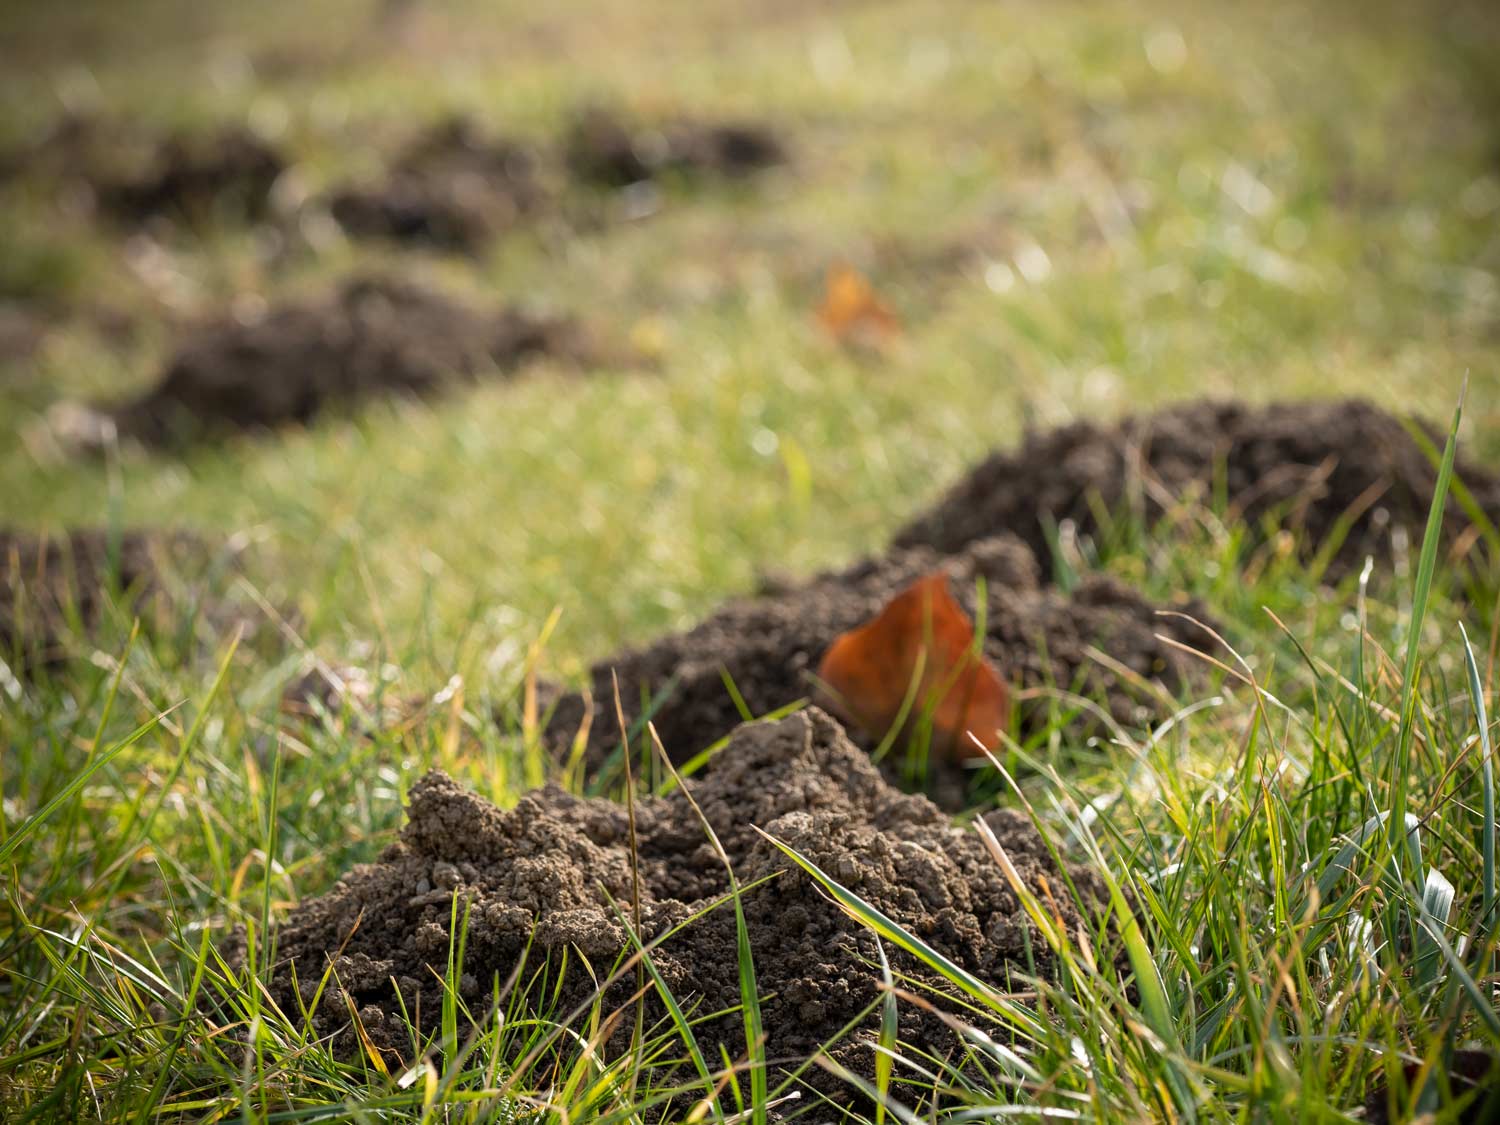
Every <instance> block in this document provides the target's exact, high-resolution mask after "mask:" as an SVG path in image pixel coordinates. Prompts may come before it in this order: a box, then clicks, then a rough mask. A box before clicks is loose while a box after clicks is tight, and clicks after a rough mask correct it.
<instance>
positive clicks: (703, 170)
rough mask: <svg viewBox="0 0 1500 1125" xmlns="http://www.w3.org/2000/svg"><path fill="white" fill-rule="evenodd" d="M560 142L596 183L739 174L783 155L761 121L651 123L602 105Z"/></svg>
mask: <svg viewBox="0 0 1500 1125" xmlns="http://www.w3.org/2000/svg"><path fill="white" fill-rule="evenodd" d="M564 147H565V150H566V157H567V164H568V167H569V169H570V170H571V171H572V172H573V174H574V176H576V177H577V178H578V179H579V180H581V181H583V182H585V183H591V184H596V185H598V186H600V187H627V186H629V185H630V184H636V183H642V182H645V181H649V180H654V179H657V178H659V177H663V176H675V177H679V178H695V177H696V178H704V177H708V178H722V179H739V178H742V177H745V176H748V175H751V174H752V173H754V172H758V171H760V170H761V169H764V168H770V167H772V166H774V165H777V164H782V163H785V162H786V159H787V150H786V146H785V144H784V143H783V142H782V140H781V138H780V137H779V136H778V135H777V134H776V132H775V131H774V130H773V129H771V127H770V126H768V125H765V124H761V123H759V122H748V121H697V120H688V119H681V120H676V121H668V122H663V123H659V124H654V125H649V124H644V123H639V122H635V121H631V120H629V119H628V118H626V117H623V116H621V115H619V114H617V113H615V112H614V111H613V110H609V109H606V108H603V107H600V106H594V107H591V108H589V109H587V110H584V111H583V112H582V113H580V114H579V115H578V118H577V119H576V120H575V121H574V123H573V126H572V129H571V130H570V132H569V134H568V137H567V138H566V141H565V146H564Z"/></svg>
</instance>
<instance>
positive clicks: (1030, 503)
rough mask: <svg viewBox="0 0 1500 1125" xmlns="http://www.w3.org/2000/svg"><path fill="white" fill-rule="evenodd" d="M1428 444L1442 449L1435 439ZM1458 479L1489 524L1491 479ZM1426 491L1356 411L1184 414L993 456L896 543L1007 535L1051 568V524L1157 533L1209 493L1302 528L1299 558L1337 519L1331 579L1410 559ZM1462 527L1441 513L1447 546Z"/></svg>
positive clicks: (1046, 439)
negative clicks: (1405, 545) (1106, 519)
mask: <svg viewBox="0 0 1500 1125" xmlns="http://www.w3.org/2000/svg"><path fill="white" fill-rule="evenodd" d="M1428 433H1429V434H1430V435H1431V437H1432V438H1433V440H1434V441H1435V442H1436V444H1437V445H1438V447H1439V448H1441V446H1442V441H1443V438H1442V435H1441V434H1439V433H1437V432H1435V431H1433V430H1431V429H1430V428H1429V429H1428ZM1457 471H1458V477H1459V479H1460V480H1461V481H1462V482H1463V483H1464V484H1465V485H1467V487H1468V488H1469V489H1470V490H1471V491H1472V492H1473V493H1474V496H1475V499H1476V500H1477V501H1478V502H1479V503H1480V505H1481V507H1482V508H1483V509H1484V510H1485V511H1486V512H1487V513H1489V517H1490V519H1491V520H1492V521H1494V520H1496V519H1500V477H1497V476H1496V475H1495V474H1494V473H1493V472H1491V471H1489V470H1487V469H1484V468H1481V467H1479V466H1477V465H1475V464H1473V463H1470V462H1467V461H1463V460H1460V462H1459V464H1458V469H1457ZM1436 483H1437V473H1436V471H1435V469H1434V468H1433V466H1432V462H1431V461H1430V460H1429V458H1428V457H1427V455H1426V454H1425V453H1424V452H1423V451H1422V449H1421V448H1420V446H1419V445H1418V444H1417V442H1416V441H1415V440H1414V439H1413V438H1412V436H1411V434H1410V433H1408V431H1407V430H1406V428H1405V426H1403V424H1402V423H1401V421H1400V420H1399V419H1397V418H1396V417H1394V416H1393V415H1391V414H1388V413H1386V412H1385V411H1383V410H1381V409H1379V408H1378V407H1375V406H1372V405H1370V404H1369V403H1366V402H1361V401H1358V400H1342V401H1334V402H1281V403H1274V404H1272V405H1269V406H1262V407H1256V406H1247V405H1245V404H1243V403H1236V402H1214V401H1198V402H1187V403H1183V404H1180V405H1177V406H1171V407H1168V408H1166V409H1164V410H1161V411H1158V412H1156V413H1153V414H1137V415H1131V416H1128V417H1126V418H1124V419H1122V420H1121V421H1120V422H1118V423H1116V424H1114V425H1108V426H1106V425H1101V424H1099V423H1095V422H1087V421H1084V422H1075V423H1073V424H1071V425H1067V426H1063V427H1060V428H1058V429H1055V430H1048V431H1045V432H1042V433H1037V434H1032V435H1031V436H1029V437H1027V438H1026V440H1025V441H1024V442H1023V443H1022V445H1021V447H1020V448H1019V449H1017V450H1015V451H1013V452H1005V451H998V452H995V453H993V454H991V455H990V456H989V457H988V458H987V459H986V460H984V461H983V462H981V463H980V464H979V465H977V466H976V467H975V468H974V469H973V470H972V471H971V472H970V473H969V474H968V475H967V476H965V477H964V478H963V479H962V480H960V481H959V482H958V483H957V484H956V485H955V486H953V488H952V489H951V490H950V491H949V492H948V494H947V495H946V496H944V497H943V498H942V499H941V500H939V501H938V502H937V503H936V504H935V505H934V506H933V507H932V508H930V509H928V510H927V511H925V512H923V513H922V514H921V515H919V516H917V517H916V518H915V519H914V520H913V521H912V522H911V523H909V524H908V525H907V526H906V527H905V528H904V529H903V530H902V531H900V532H899V533H898V534H897V536H896V538H895V545H896V546H897V547H903V548H904V547H915V546H918V545H922V546H928V547H933V548H936V549H937V550H939V551H943V552H950V553H951V552H955V551H959V550H962V549H963V548H964V546H965V545H966V544H968V543H972V542H974V541H976V540H979V539H983V538H985V537H987V536H991V535H998V534H1001V533H1009V534H1012V535H1016V536H1019V537H1020V538H1021V539H1022V540H1024V541H1025V542H1026V544H1027V546H1028V547H1030V548H1031V550H1032V552H1033V553H1034V554H1035V555H1036V557H1037V558H1038V559H1039V560H1042V565H1043V568H1044V570H1050V560H1051V557H1052V551H1051V548H1050V547H1049V545H1048V531H1047V525H1048V522H1049V521H1051V522H1052V524H1053V525H1054V526H1060V525H1061V524H1062V523H1063V521H1072V523H1073V524H1074V526H1075V527H1076V529H1077V531H1078V533H1079V534H1080V535H1082V536H1095V535H1097V534H1098V533H1099V531H1100V515H1099V513H1101V512H1103V513H1106V514H1108V515H1109V516H1111V517H1118V516H1119V515H1121V514H1122V513H1123V514H1129V513H1134V514H1136V515H1137V516H1139V517H1141V518H1143V519H1144V520H1145V521H1146V522H1147V523H1155V522H1156V521H1158V520H1161V519H1163V518H1164V517H1167V518H1169V519H1175V518H1177V517H1178V516H1179V515H1180V513H1182V512H1183V511H1185V510H1187V509H1188V508H1191V507H1196V506H1201V505H1205V504H1209V503H1211V502H1212V501H1213V500H1214V497H1215V496H1216V495H1219V496H1221V497H1222V499H1223V501H1224V502H1225V503H1226V504H1227V511H1228V513H1229V514H1230V515H1231V516H1235V517H1238V518H1239V519H1241V520H1243V521H1244V522H1245V523H1246V524H1247V525H1248V526H1249V528H1250V529H1251V530H1252V531H1253V532H1263V531H1264V529H1265V527H1266V526H1267V525H1268V522H1267V521H1271V520H1275V521H1276V523H1277V525H1278V526H1281V527H1287V528H1292V529H1298V530H1300V531H1301V532H1302V533H1303V535H1302V536H1301V537H1300V541H1301V543H1302V544H1303V545H1304V546H1305V548H1306V549H1307V550H1308V552H1309V553H1312V552H1314V551H1316V549H1317V548H1319V547H1321V546H1325V545H1327V546H1330V547H1332V540H1333V539H1334V537H1336V536H1337V535H1339V534H1340V524H1341V521H1343V520H1344V519H1345V518H1346V517H1347V518H1348V519H1349V520H1350V524H1349V527H1348V530H1347V534H1345V535H1344V537H1343V538H1342V540H1341V541H1339V542H1338V544H1337V547H1336V548H1334V549H1333V551H1332V564H1331V567H1330V575H1331V576H1333V577H1337V576H1339V575H1341V574H1344V573H1347V572H1348V571H1350V570H1352V569H1357V568H1358V567H1359V566H1360V565H1362V563H1363V561H1364V559H1365V557H1366V556H1369V555H1373V556H1375V557H1376V558H1377V559H1386V558H1389V557H1390V555H1391V550H1392V542H1393V535H1394V534H1396V533H1398V532H1399V533H1401V534H1403V535H1405V536H1406V538H1407V540H1408V541H1409V542H1410V543H1411V544H1412V549H1413V550H1415V549H1416V547H1417V546H1418V545H1419V544H1420V542H1421V538H1422V532H1423V528H1424V526H1425V524H1426V520H1427V510H1428V506H1429V505H1430V503H1431V499H1432V493H1433V490H1434V488H1435V486H1436ZM1187 518H1191V517H1187ZM1468 526H1469V521H1468V520H1467V518H1466V517H1465V516H1464V515H1463V513H1462V511H1461V510H1460V508H1459V506H1458V504H1457V502H1456V501H1454V502H1452V503H1450V506H1449V509H1448V514H1447V536H1448V541H1449V543H1450V545H1452V544H1455V543H1459V542H1460V541H1461V539H1462V537H1463V535H1464V532H1465V530H1466V529H1467V528H1468Z"/></svg>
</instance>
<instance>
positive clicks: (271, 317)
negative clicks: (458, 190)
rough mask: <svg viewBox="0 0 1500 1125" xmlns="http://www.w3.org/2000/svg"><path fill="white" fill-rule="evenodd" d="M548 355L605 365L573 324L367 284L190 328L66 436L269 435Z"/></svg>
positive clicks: (90, 440)
mask: <svg viewBox="0 0 1500 1125" xmlns="http://www.w3.org/2000/svg"><path fill="white" fill-rule="evenodd" d="M544 357H545V358H550V359H554V360H558V361H560V362H562V363H566V364H587V363H591V362H600V361H602V358H603V357H602V356H601V355H600V353H599V352H598V351H597V349H596V348H595V347H594V344H593V341H592V340H591V339H590V338H589V337H588V335H587V333H586V332H585V331H584V329H583V328H582V327H581V326H580V325H578V324H577V323H575V322H574V321H572V320H571V319H568V318H565V317H551V316H540V315H534V314H532V313H529V312H524V311H521V310H519V309H514V308H503V309H500V310H498V311H487V310H486V311H481V310H477V309H474V308H472V307H470V306H468V305H467V304H464V303H461V302H459V301H457V300H455V299H453V298H451V297H449V296H446V295H444V294H443V293H440V292H438V291H436V290H433V289H428V288H424V287H423V286H420V285H417V284H414V283H410V282H404V281H396V280H393V279H390V278H384V277H363V278H357V279H355V280H352V281H349V282H346V283H345V284H344V285H343V286H341V287H340V288H339V289H337V290H336V291H335V292H333V293H332V294H330V295H325V296H321V297H315V298H312V299H309V300H302V301H289V302H286V303H284V304H280V305H276V306H273V307H272V308H270V309H269V310H268V311H266V312H265V313H264V314H263V315H261V316H258V317H256V318H254V319H252V320H250V321H248V322H246V321H243V320H240V319H235V318H234V317H226V318H224V319H222V320H218V321H214V322H212V323H209V324H207V325H204V326H202V327H200V328H198V329H197V330H195V331H192V332H190V333H189V335H188V337H187V339H186V340H185V341H184V342H183V343H182V345H181V346H180V347H179V348H178V350H177V352H176V354H175V355H174V356H173V357H172V358H171V360H170V361H169V363H168V364H167V368H166V371H165V373H164V374H163V375H162V377H161V380H160V381H159V382H158V383H157V385H156V386H154V387H152V388H151V389H150V390H149V391H147V392H146V393H145V394H143V395H142V396H141V397H139V398H137V399H135V400H134V401H131V402H127V403H125V404H123V405H120V406H113V407H102V408H100V410H99V412H98V414H97V415H96V416H95V417H94V418H93V419H91V420H90V421H89V422H88V423H87V424H85V423H77V424H75V426H74V429H75V431H77V432H75V433H73V434H71V435H69V436H71V437H72V438H74V439H75V440H77V441H79V442H80V443H82V444H84V445H85V446H89V445H95V444H99V443H101V442H103V441H104V440H106V438H107V435H108V432H109V426H110V425H112V426H113V427H114V430H115V431H116V432H117V433H118V434H119V435H120V436H121V437H125V438H131V439H134V440H137V441H140V442H142V443H144V444H147V445H158V446H159V445H170V444H173V443H175V442H178V441H183V440H192V439H196V438H200V437H205V436H209V435H211V434H215V433H224V432H229V431H235V430H262V429H272V428H274V427H277V426H281V425H287V424H296V423H305V422H308V421H310V420H311V419H312V418H313V417H315V416H316V415H318V414H319V413H321V412H323V411H325V410H328V409H332V408H345V409H347V408H349V407H351V406H353V405H354V404H356V403H358V402H360V401H362V400H365V399H369V398H373V397H376V396H380V395H411V396H416V397H431V396H434V395H437V394H439V393H441V392H444V391H447V390H450V389H452V388H453V387H454V386H455V385H458V384H462V383H468V382H472V381H474V380H476V379H478V378H480V377H482V376H485V375H488V374H499V375H503V374H509V373H511V372H514V371H516V370H517V369H518V368H520V367H521V366H522V365H523V364H525V363H526V362H528V361H530V360H534V359H541V358H544Z"/></svg>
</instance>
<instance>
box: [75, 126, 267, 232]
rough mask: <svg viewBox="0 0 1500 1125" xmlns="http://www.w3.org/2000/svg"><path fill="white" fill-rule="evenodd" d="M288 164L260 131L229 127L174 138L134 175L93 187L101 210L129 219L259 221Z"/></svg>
mask: <svg viewBox="0 0 1500 1125" xmlns="http://www.w3.org/2000/svg"><path fill="white" fill-rule="evenodd" d="M286 167H287V162H286V160H285V159H284V158H283V157H282V155H281V154H280V153H279V152H277V151H276V150H275V149H274V148H272V147H271V146H270V145H268V144H266V143H265V142H264V141H262V140H261V139H260V138H258V137H257V136H255V134H253V133H251V132H250V131H249V130H248V129H245V128H243V127H240V126H230V127H227V128H223V129H220V130H218V131H217V132H214V133H210V134H208V135H206V136H201V137H186V136H174V137H169V138H167V139H166V140H165V141H163V142H161V143H160V144H159V145H157V146H156V149H155V151H154V153H153V154H152V156H151V158H150V160H149V161H148V162H147V163H146V165H145V166H144V167H142V168H140V169H139V170H138V171H136V172H135V173H134V174H133V175H129V176H126V177H123V178H121V179H117V180H109V179H106V180H102V181H99V182H96V183H95V185H94V191H95V193H96V194H97V196H98V199H99V206H100V208H101V209H102V210H104V211H105V212H106V213H108V214H110V215H113V216H114V217H116V218H118V219H121V220H124V221H126V222H142V221H144V220H146V219H150V218H154V217H156V216H167V217H182V216H186V217H188V218H191V219H195V220H198V219H209V218H214V217H219V216H228V217H231V218H250V219H255V218H259V217H261V216H262V215H264V214H265V213H266V212H267V210H268V209H269V207H270V200H271V189H272V188H273V187H274V186H275V184H276V181H277V179H279V178H280V176H281V174H282V172H284V171H285V170H286Z"/></svg>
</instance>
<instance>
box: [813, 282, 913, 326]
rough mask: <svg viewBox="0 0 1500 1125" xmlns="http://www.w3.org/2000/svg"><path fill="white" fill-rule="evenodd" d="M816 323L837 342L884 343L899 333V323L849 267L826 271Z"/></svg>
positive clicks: (891, 311) (898, 319) (871, 287)
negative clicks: (826, 275) (825, 281)
mask: <svg viewBox="0 0 1500 1125" xmlns="http://www.w3.org/2000/svg"><path fill="white" fill-rule="evenodd" d="M818 321H819V323H821V324H822V325H823V327H824V328H825V329H827V331H828V334H829V335H831V336H832V337H834V339H836V340H851V339H861V340H872V341H873V342H875V343H884V342H885V341H886V340H888V339H890V338H891V337H894V336H898V335H900V333H901V320H900V318H898V317H897V316H896V314H895V312H894V311H893V310H892V309H891V307H890V305H888V304H886V303H885V302H884V301H883V300H881V298H880V294H878V293H876V292H875V289H874V287H873V286H871V284H870V282H869V280H868V279H867V278H866V277H865V275H864V274H862V273H860V272H859V271H858V270H856V269H854V268H853V267H852V266H847V265H838V266H834V267H833V268H832V269H831V270H829V271H828V281H827V284H826V286H825V288H824V292H823V303H822V304H821V305H820V306H818Z"/></svg>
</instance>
